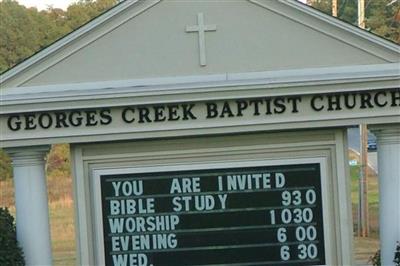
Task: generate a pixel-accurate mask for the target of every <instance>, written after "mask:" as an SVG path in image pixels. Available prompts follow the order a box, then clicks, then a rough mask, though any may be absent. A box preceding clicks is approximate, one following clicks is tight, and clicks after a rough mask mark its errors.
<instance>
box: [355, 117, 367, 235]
mask: <svg viewBox="0 0 400 266" xmlns="http://www.w3.org/2000/svg"><path fill="white" fill-rule="evenodd" d="M360 159H361V160H360V164H361V167H360V179H359V197H358V201H359V207H358V209H359V211H358V215H359V222H358V236H362V237H367V236H369V213H368V180H367V178H368V129H367V125H366V124H361V125H360Z"/></svg>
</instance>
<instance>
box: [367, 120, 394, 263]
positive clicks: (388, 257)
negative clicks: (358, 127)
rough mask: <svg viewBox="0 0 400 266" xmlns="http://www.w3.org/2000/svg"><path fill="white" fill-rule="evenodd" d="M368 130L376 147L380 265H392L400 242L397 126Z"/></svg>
mask: <svg viewBox="0 0 400 266" xmlns="http://www.w3.org/2000/svg"><path fill="white" fill-rule="evenodd" d="M372 131H373V132H374V133H375V134H376V137H377V144H378V179H379V232H380V239H381V259H382V261H381V262H382V265H394V262H393V259H394V252H395V248H396V241H400V124H393V125H387V126H381V127H375V128H372Z"/></svg>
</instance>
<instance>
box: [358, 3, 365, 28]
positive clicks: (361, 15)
mask: <svg viewBox="0 0 400 266" xmlns="http://www.w3.org/2000/svg"><path fill="white" fill-rule="evenodd" d="M358 27H360V28H362V29H365V0H358Z"/></svg>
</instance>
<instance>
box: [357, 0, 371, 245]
mask: <svg viewBox="0 0 400 266" xmlns="http://www.w3.org/2000/svg"><path fill="white" fill-rule="evenodd" d="M358 26H359V27H360V28H362V29H365V0H358ZM360 161H361V168H360V179H359V198H358V201H359V211H358V213H359V219H358V236H362V237H367V236H369V214H368V180H367V178H368V129H367V125H366V124H361V125H360Z"/></svg>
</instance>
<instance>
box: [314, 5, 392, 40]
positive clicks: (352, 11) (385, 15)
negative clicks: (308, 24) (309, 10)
mask: <svg viewBox="0 0 400 266" xmlns="http://www.w3.org/2000/svg"><path fill="white" fill-rule="evenodd" d="M310 2H311V6H312V7H314V8H316V9H318V10H320V11H322V12H324V13H326V14H329V15H331V14H332V13H331V12H332V0H311V1H310ZM338 6H339V8H338V18H339V19H341V20H343V21H346V22H348V23H350V24H353V25H357V23H358V0H338ZM399 10H400V1H396V2H393V1H392V0H367V1H366V5H365V17H366V30H368V31H370V32H372V33H374V34H376V35H379V36H381V37H383V38H386V39H389V40H391V41H393V42H397V43H400V24H399V20H396V16H398V14H399Z"/></svg>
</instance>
